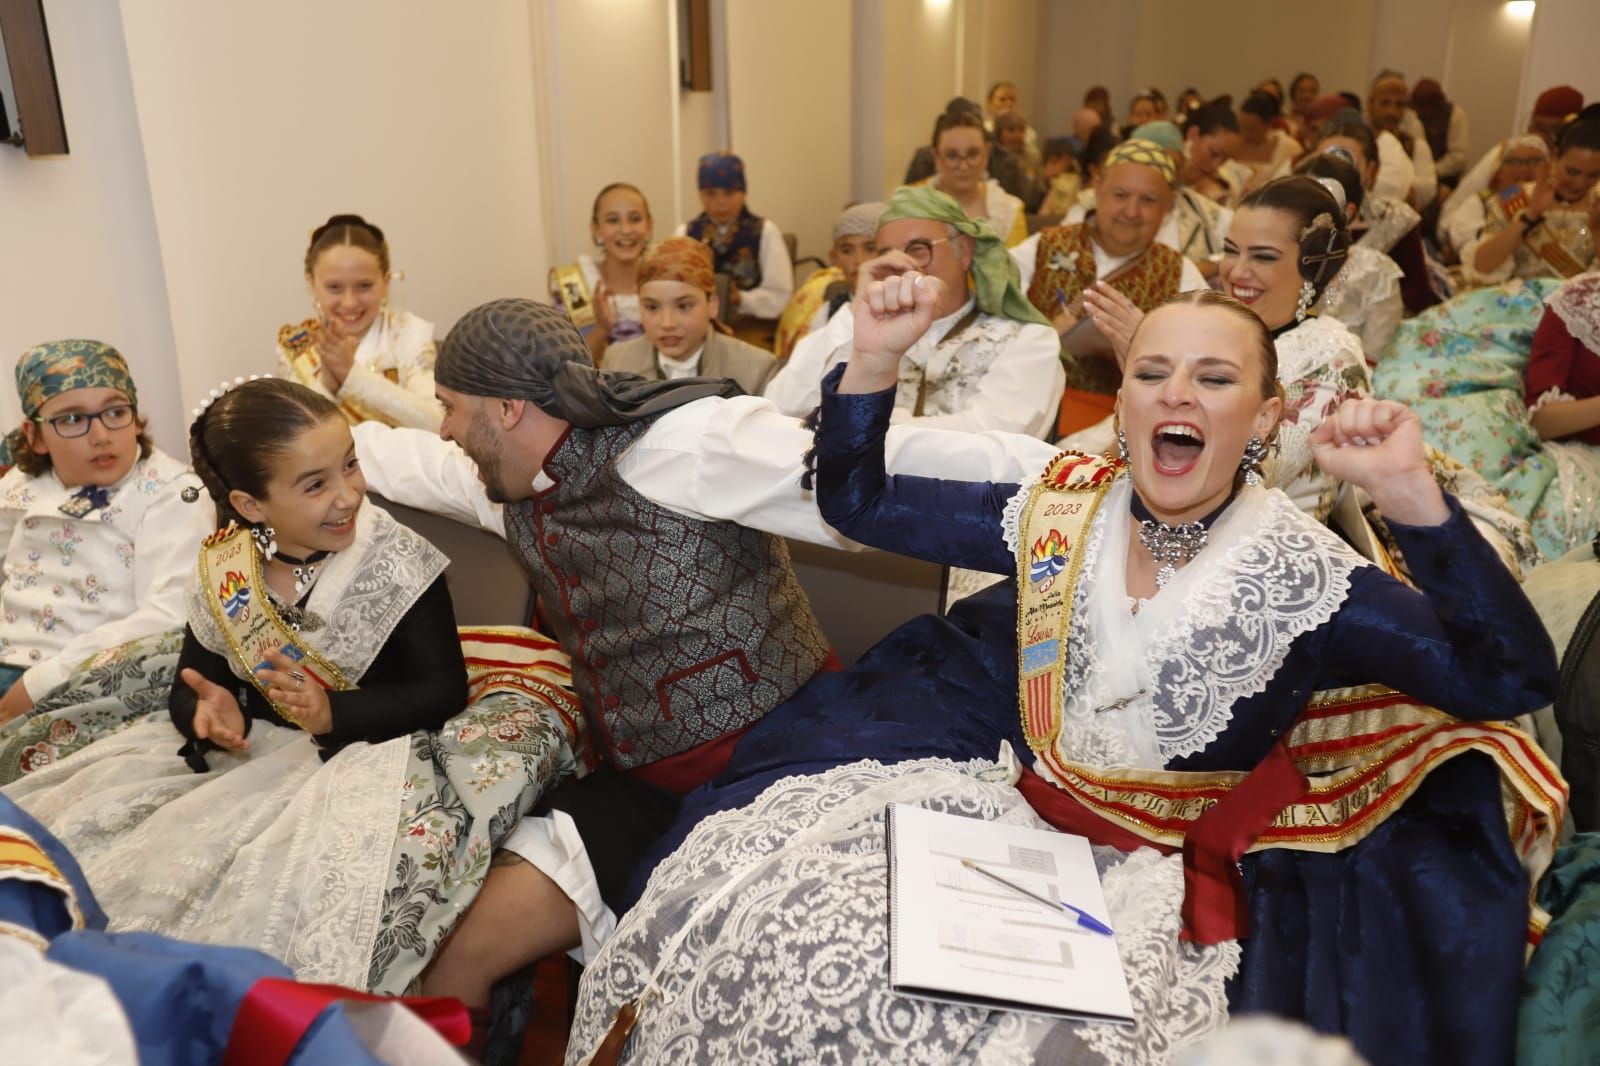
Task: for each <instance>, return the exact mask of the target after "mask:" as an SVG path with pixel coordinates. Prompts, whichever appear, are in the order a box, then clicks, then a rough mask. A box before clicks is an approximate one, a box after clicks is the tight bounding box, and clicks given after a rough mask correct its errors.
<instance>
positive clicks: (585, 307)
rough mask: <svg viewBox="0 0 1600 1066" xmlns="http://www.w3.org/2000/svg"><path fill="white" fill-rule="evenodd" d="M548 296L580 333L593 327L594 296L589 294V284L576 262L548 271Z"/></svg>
mask: <svg viewBox="0 0 1600 1066" xmlns="http://www.w3.org/2000/svg"><path fill="white" fill-rule="evenodd" d="M550 295H551V296H553V297H555V301H556V303H558V304H560V305H561V306H562V307H564V308H566V311H567V317H568V318H570V319H572V324H573V325H574V326H577V327H578V331H579V332H580V333H581V332H583V331H584V330H587V329H588V328H589V327H590V326H592V325H594V322H595V318H594V295H593V294H592V293H590V292H589V283H588V282H587V281H585V280H584V278H583V268H582V267H580V266H578V263H577V260H573V261H572V262H570V263H568V264H567V265H566V266H559V267H555V268H554V269H552V270H551V271H550Z"/></svg>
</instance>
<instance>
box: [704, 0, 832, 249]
mask: <svg viewBox="0 0 1600 1066" xmlns="http://www.w3.org/2000/svg"><path fill="white" fill-rule="evenodd" d="M727 58H728V110H729V121H730V123H731V128H732V138H731V139H732V145H731V147H732V148H733V150H734V151H735V152H737V153H738V154H739V156H740V158H742V159H743V160H744V164H745V173H746V176H747V177H748V180H749V183H750V197H749V205H750V209H751V210H752V211H754V212H755V213H756V214H758V215H762V216H765V217H768V218H771V219H772V220H773V221H774V222H776V223H777V224H778V225H779V226H781V227H782V228H783V229H784V231H785V232H788V233H793V234H795V235H796V236H797V237H798V238H799V251H800V255H802V256H807V255H815V256H821V257H826V255H827V252H828V247H829V245H830V244H831V243H832V240H833V220H834V218H835V217H836V216H837V215H838V214H839V212H840V211H841V210H843V208H844V206H845V205H846V204H847V203H849V202H850V199H851V197H850V3H849V0H807V2H806V3H804V4H772V3H753V2H750V0H745V2H743V3H739V2H734V3H729V4H728V5H727ZM686 162H687V163H692V162H693V157H690V159H688V160H686Z"/></svg>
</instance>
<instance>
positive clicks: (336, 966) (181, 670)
mask: <svg viewBox="0 0 1600 1066" xmlns="http://www.w3.org/2000/svg"><path fill="white" fill-rule="evenodd" d="M189 444H190V453H191V457H192V460H193V463H194V468H195V472H196V473H197V474H198V476H199V478H200V481H201V483H202V484H203V485H204V486H205V492H206V494H207V495H208V496H209V497H210V502H209V504H207V503H205V502H201V501H199V499H198V496H199V493H198V492H194V493H193V495H194V496H195V497H196V500H195V502H193V503H192V504H191V506H194V507H207V506H214V507H215V510H216V520H217V524H218V526H219V527H220V528H219V529H218V530H217V532H216V533H214V534H213V535H211V536H210V537H208V538H207V539H206V540H205V541H204V543H203V544H202V545H199V546H197V547H198V556H199V559H198V569H197V573H196V578H195V580H194V582H193V584H192V586H191V589H190V592H189V597H188V626H187V628H186V629H185V630H184V634H183V645H182V650H181V651H180V652H179V654H178V656H177V662H176V669H175V673H176V676H175V677H174V676H173V674H174V671H173V670H172V668H170V667H168V668H167V669H166V670H161V669H158V668H157V667H159V665H160V664H159V663H157V664H152V665H150V666H149V669H150V671H151V672H150V673H149V675H148V678H149V680H148V684H151V685H154V684H164V685H165V686H167V687H168V689H169V691H170V697H169V700H168V707H169V711H170V720H169V717H168V715H167V714H154V715H150V716H149V717H146V718H144V719H142V720H140V721H137V722H136V723H135V724H132V725H130V726H128V727H127V728H125V729H122V730H121V731H118V732H113V733H111V734H110V735H109V736H106V737H104V739H100V740H97V741H96V742H94V743H92V744H89V745H88V746H87V747H85V748H84V749H83V750H81V751H79V752H77V753H76V754H75V755H73V756H72V757H71V758H67V759H63V760H61V761H60V762H58V763H55V764H53V765H50V766H47V767H45V768H43V769H41V770H38V771H36V772H34V773H31V774H29V775H27V776H26V777H23V778H21V779H20V780H18V781H16V782H14V783H13V784H11V785H9V786H7V793H8V795H10V796H11V797H12V798H13V799H15V800H16V801H17V802H18V803H20V804H21V805H22V806H23V807H24V808H26V809H27V810H28V811H29V813H31V814H33V815H34V816H35V817H37V818H39V819H40V820H41V821H43V822H45V823H46V824H47V825H48V826H49V828H50V829H51V831H52V832H54V833H55V834H56V835H57V836H59V837H60V838H61V839H62V840H63V842H65V843H66V844H67V846H68V847H69V848H70V849H71V850H72V851H73V853H74V855H76V856H77V858H78V860H79V861H80V862H81V863H82V864H83V867H84V870H85V872H86V873H87V875H88V877H89V880H90V882H91V884H92V885H93V888H94V891H95V894H96V896H97V897H98V898H99V900H100V902H101V904H102V905H103V906H104V907H105V909H106V911H107V912H108V914H109V915H110V917H111V922H112V927H113V928H114V929H144V930H151V931H156V932H161V933H164V934H166V935H169V936H174V937H178V938H180V939H192V940H199V941H203V942H209V943H228V944H238V945H244V946H250V947H255V948H257V949H259V950H262V951H265V952H267V953H268V954H270V955H273V956H274V957H276V958H279V959H281V960H282V961H284V962H285V963H287V964H288V965H289V966H291V967H292V968H293V969H294V970H295V972H296V976H297V977H299V978H300V979H302V980H314V981H325V982H329V983H335V984H342V985H347V986H351V987H356V988H366V987H371V988H375V989H382V990H385V991H390V992H401V991H404V989H405V987H406V985H407V984H408V983H409V982H410V981H411V980H412V979H413V978H414V977H416V975H417V974H418V972H419V971H420V970H421V968H422V966H423V965H424V964H425V963H426V962H427V961H428V959H429V958H430V957H431V955H432V953H433V951H434V949H435V948H437V946H438V944H439V943H440V942H441V941H442V940H443V938H444V936H445V934H446V933H448V932H449V930H450V929H451V928H452V927H453V925H454V922H455V919H456V917H457V916H458V915H459V914H460V912H461V911H462V910H463V909H465V906H466V903H467V902H469V901H470V900H471V898H472V896H473V895H474V894H475V893H476V890H477V887H478V885H479V884H481V883H482V879H483V877H484V875H485V874H486V872H487V869H488V860H489V855H490V852H491V850H492V848H493V847H494V846H495V845H496V844H497V843H498V842H499V840H500V838H501V837H503V835H504V834H505V833H507V832H509V831H510V829H511V828H512V827H514V825H515V824H516V821H517V819H518V818H519V817H520V816H521V814H522V813H523V812H524V811H526V810H527V809H528V808H529V807H530V806H531V805H532V804H533V802H534V801H535V800H536V799H537V798H538V796H539V795H540V793H541V792H542V791H543V788H544V786H545V785H547V784H550V783H553V782H554V780H555V779H556V778H557V777H559V776H561V775H562V774H563V773H564V772H570V771H571V770H572V769H574V768H575V763H576V756H575V755H574V749H575V746H576V734H575V732H574V728H573V723H574V722H575V720H576V717H575V716H576V712H577V706H576V704H575V703H574V702H573V701H572V698H571V695H570V692H569V691H568V690H567V688H566V685H567V682H568V681H569V679H570V672H569V671H568V670H567V668H566V662H565V660H564V658H562V657H561V656H559V653H555V652H553V651H552V645H551V643H550V642H549V641H546V640H544V639H543V638H540V637H538V636H537V635H536V634H532V633H530V632H528V631H526V630H515V629H486V630H469V631H464V632H458V630H457V628H456V623H455V616H454V612H453V610H452V608H451V602H450V593H449V590H448V588H447V587H446V585H445V580H444V576H443V574H444V569H445V566H446V563H447V560H446V559H445V557H444V555H443V554H442V553H440V552H439V550H438V549H437V548H435V547H433V546H432V545H431V544H429V543H428V542H427V541H426V540H424V539H423V538H421V537H420V536H418V535H417V534H416V533H414V532H412V531H411V530H410V529H408V528H407V527H405V526H402V525H400V524H399V523H398V522H396V521H395V520H394V519H393V518H392V517H390V516H389V515H388V514H387V513H386V512H384V511H383V510H381V509H379V508H378V507H376V506H374V505H372V504H370V503H368V502H367V501H366V483H365V480H364V479H363V477H362V474H361V468H360V464H359V463H358V462H357V460H356V456H355V451H354V444H353V441H352V438H351V433H350V426H349V424H348V422H347V421H346V420H345V419H344V418H343V417H341V413H340V410H339V408H338V407H337V406H335V404H334V403H333V402H332V401H330V400H328V399H327V398H326V397H324V396H321V395H319V394H318V393H316V392H313V391H312V390H310V389H308V388H306V387H304V386H302V385H299V384H296V383H293V382H287V381H282V380H277V379H270V378H264V379H260V380H256V379H252V380H250V381H248V382H244V381H242V380H241V382H239V383H236V384H234V385H231V386H229V385H224V386H223V388H222V389H221V390H215V391H213V392H212V394H211V398H210V399H208V400H207V401H206V402H205V404H204V405H203V406H202V407H201V408H200V409H198V410H197V411H196V414H195V419H194V423H193V425H192V426H191V428H190V436H189ZM113 666H114V668H115V675H114V676H107V677H106V678H104V679H103V680H105V681H106V682H107V683H108V684H110V685H112V686H116V685H118V684H121V683H122V682H123V679H124V678H125V677H127V676H128V675H129V674H133V675H134V676H138V677H143V676H145V675H144V674H143V672H142V670H143V669H144V668H146V666H147V664H144V663H126V662H121V663H115V664H113ZM129 702H130V704H132V703H134V702H135V701H134V700H132V699H131V698H130V699H129ZM180 734H181V736H180ZM180 742H182V749H181V750H179V744H180ZM177 756H181V758H178V757H177ZM185 764H187V769H186V768H185Z"/></svg>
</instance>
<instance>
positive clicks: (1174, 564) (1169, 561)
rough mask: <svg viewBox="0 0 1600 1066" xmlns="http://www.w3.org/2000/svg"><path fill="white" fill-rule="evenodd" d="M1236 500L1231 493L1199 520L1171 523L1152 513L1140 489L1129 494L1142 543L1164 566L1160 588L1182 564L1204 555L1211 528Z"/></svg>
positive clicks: (1159, 574) (1158, 579) (1158, 575)
mask: <svg viewBox="0 0 1600 1066" xmlns="http://www.w3.org/2000/svg"><path fill="white" fill-rule="evenodd" d="M1232 502H1233V497H1232V496H1231V495H1230V496H1229V497H1228V498H1227V499H1226V500H1224V501H1222V506H1221V507H1218V508H1217V509H1216V510H1215V511H1212V512H1211V513H1210V514H1208V515H1206V516H1205V517H1204V518H1202V519H1200V520H1199V521H1198V522H1185V523H1183V524H1182V525H1180V526H1169V525H1167V523H1165V522H1163V521H1161V520H1160V519H1158V518H1157V517H1156V516H1155V515H1153V514H1151V513H1150V508H1148V507H1146V506H1145V505H1144V501H1143V500H1141V499H1140V498H1139V493H1138V492H1134V493H1132V494H1131V495H1130V496H1129V504H1128V509H1129V510H1130V511H1131V512H1132V513H1133V517H1134V518H1135V519H1137V520H1138V522H1139V543H1140V544H1143V545H1144V548H1145V551H1147V552H1149V553H1150V557H1151V558H1152V559H1154V560H1155V561H1156V562H1158V563H1160V564H1161V568H1160V569H1159V570H1157V571H1156V588H1157V590H1160V589H1164V588H1166V587H1167V582H1168V581H1171V580H1172V576H1173V575H1174V574H1176V573H1177V572H1178V565H1179V564H1185V565H1187V564H1188V563H1189V562H1190V561H1192V560H1193V559H1194V557H1195V556H1196V555H1199V554H1200V550H1201V549H1202V548H1204V547H1205V546H1206V536H1207V534H1208V533H1209V532H1210V530H1211V524H1212V523H1213V522H1215V521H1216V520H1217V516H1218V515H1220V514H1221V513H1222V512H1223V511H1225V510H1226V509H1227V507H1228V504H1230V503H1232Z"/></svg>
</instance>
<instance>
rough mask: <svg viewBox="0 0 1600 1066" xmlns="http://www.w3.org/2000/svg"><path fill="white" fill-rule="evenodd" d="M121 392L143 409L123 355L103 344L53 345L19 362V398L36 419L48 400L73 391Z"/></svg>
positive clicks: (73, 342)
mask: <svg viewBox="0 0 1600 1066" xmlns="http://www.w3.org/2000/svg"><path fill="white" fill-rule="evenodd" d="M97 388H106V389H117V390H119V391H121V392H123V393H125V394H126V395H127V397H128V402H129V403H131V404H133V405H134V407H138V406H139V395H138V393H137V392H136V391H135V390H134V387H133V375H132V374H130V373H128V361H127V360H126V359H124V358H122V353H121V352H119V351H117V350H116V349H115V348H113V347H111V345H109V344H104V343H102V342H100V341H90V340H64V341H51V342H50V343H48V344H41V345H39V346H38V347H35V348H29V349H28V350H27V351H25V352H23V353H22V358H21V359H18V360H17V398H18V399H19V400H21V401H22V413H23V414H24V415H25V416H27V417H28V418H32V417H34V416H35V415H37V414H38V413H39V408H41V407H43V406H44V403H45V401H46V400H48V399H50V398H51V397H52V396H59V395H61V394H62V393H63V392H70V391H71V390H73V389H97Z"/></svg>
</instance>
